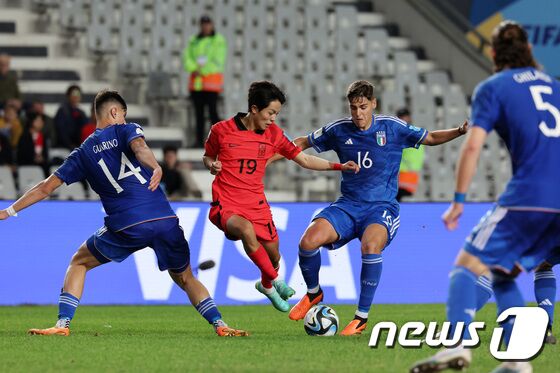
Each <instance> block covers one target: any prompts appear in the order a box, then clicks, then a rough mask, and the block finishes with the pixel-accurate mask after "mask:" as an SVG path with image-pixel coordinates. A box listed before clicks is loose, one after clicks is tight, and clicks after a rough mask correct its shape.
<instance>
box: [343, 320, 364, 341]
mask: <svg viewBox="0 0 560 373" xmlns="http://www.w3.org/2000/svg"><path fill="white" fill-rule="evenodd" d="M366 327H367V319H364V318H362V317H360V316H354V319H353V320H352V321H350V323H349V324H348V325H346V328H344V329H343V330H342V331H341V332H340V335H345V336H349V335H358V334H362V332H363V331H364V330H365V329H366Z"/></svg>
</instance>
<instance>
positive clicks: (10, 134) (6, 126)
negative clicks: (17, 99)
mask: <svg viewBox="0 0 560 373" xmlns="http://www.w3.org/2000/svg"><path fill="white" fill-rule="evenodd" d="M22 132H23V127H22V125H21V122H20V121H19V118H18V114H17V108H16V107H15V106H14V105H12V104H10V105H7V106H6V107H5V108H4V115H3V116H1V117H0V133H2V134H3V135H4V136H6V137H7V138H8V139H9V140H10V145H11V146H12V148H15V147H16V146H17V144H18V142H19V138H20V137H21V134H22Z"/></svg>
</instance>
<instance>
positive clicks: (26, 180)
mask: <svg viewBox="0 0 560 373" xmlns="http://www.w3.org/2000/svg"><path fill="white" fill-rule="evenodd" d="M17 173H18V186H19V194H20V195H22V194H23V193H25V192H26V191H28V190H29V189H31V188H32V187H34V186H35V185H37V184H38V183H39V182H40V181H42V180H43V179H44V178H45V174H44V172H43V169H42V168H41V167H39V166H19V167H18V169H17Z"/></svg>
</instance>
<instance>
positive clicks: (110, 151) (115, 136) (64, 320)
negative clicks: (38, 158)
mask: <svg viewBox="0 0 560 373" xmlns="http://www.w3.org/2000/svg"><path fill="white" fill-rule="evenodd" d="M95 113H96V116H97V128H96V130H95V132H94V133H93V134H92V135H91V136H89V137H88V138H87V139H86V140H85V141H84V142H83V144H82V145H81V146H80V147H79V148H77V149H75V150H74V151H73V152H72V153H71V154H70V155H69V156H68V158H67V159H66V160H65V161H64V164H63V165H62V166H60V167H59V168H58V169H57V170H56V171H55V172H54V174H52V175H51V176H49V177H48V178H47V179H45V180H43V181H41V182H40V183H39V184H37V185H36V186H34V187H33V188H31V189H30V190H29V191H27V192H26V193H25V194H24V195H23V196H22V197H21V198H20V199H18V200H17V201H16V202H14V204H12V205H11V206H10V207H8V208H7V209H5V210H0V220H3V219H7V218H8V217H10V216H15V215H17V212H19V211H21V210H23V209H25V208H26V207H29V206H31V205H33V204H34V203H36V202H39V201H41V200H43V199H45V198H46V197H48V196H49V195H50V194H51V193H52V192H54V191H55V190H56V188H58V187H59V186H61V185H62V183H66V184H68V185H70V184H72V183H75V182H78V181H82V180H87V181H88V182H89V184H90V185H91V187H92V189H93V190H94V191H95V192H96V193H97V194H99V196H100V198H101V203H102V204H103V208H104V209H105V212H106V213H107V216H106V217H105V225H104V226H103V227H102V228H100V229H99V230H98V231H97V232H95V233H94V234H93V235H92V236H91V237H90V238H88V239H87V241H86V242H84V243H83V244H82V245H81V246H80V248H79V249H78V251H77V252H76V253H75V254H74V256H73V257H72V260H71V262H70V265H69V266H68V269H67V271H66V277H65V278H64V285H63V287H62V291H61V294H60V297H59V302H58V310H59V312H58V321H57V323H56V325H55V326H54V327H52V328H48V329H31V330H29V333H31V334H41V335H63V336H68V335H70V321H71V320H72V318H73V317H74V313H75V311H76V308H77V307H78V304H79V303H80V298H81V296H82V291H83V287H84V282H85V276H86V273H87V271H89V270H91V269H93V268H95V267H97V266H99V265H102V264H105V263H108V262H110V261H115V262H121V261H123V260H124V259H126V258H127V257H128V256H129V255H131V254H132V253H134V252H135V251H138V250H140V249H143V248H145V247H148V246H149V247H151V248H153V250H154V251H155V253H156V256H157V259H158V266H159V269H160V270H162V271H165V270H168V271H169V275H170V276H171V278H172V279H173V280H174V281H175V283H177V285H179V286H180V287H181V288H182V289H183V290H185V292H186V293H187V295H188V297H189V299H190V301H191V303H192V304H193V305H194V306H195V308H196V310H197V311H198V312H199V313H200V314H201V315H202V316H203V317H204V318H205V319H206V320H207V321H208V322H209V323H210V324H211V325H213V327H214V330H215V331H216V333H217V334H218V335H219V336H245V335H248V334H247V332H245V331H243V330H237V329H233V328H230V327H228V326H227V325H226V324H225V323H224V321H223V320H222V316H221V314H220V312H219V311H218V309H217V308H216V305H215V303H214V301H213V300H212V298H211V297H210V295H209V294H208V290H206V288H205V287H204V285H202V283H201V282H200V281H198V279H196V278H195V277H194V276H193V274H192V271H191V266H190V251H189V245H188V243H187V241H186V240H185V236H184V234H183V230H182V228H181V227H180V226H179V220H178V218H177V216H176V215H175V213H174V212H173V210H172V209H171V206H170V205H169V202H168V201H167V199H166V197H165V195H164V193H163V191H162V190H161V188H159V183H160V180H161V176H162V170H161V167H160V166H159V165H158V163H157V161H156V159H155V157H154V155H153V153H152V151H151V150H150V148H149V147H148V146H147V145H146V142H145V140H144V133H143V131H142V128H141V127H140V126H139V125H138V124H135V123H126V120H125V116H126V102H125V101H124V99H123V98H122V97H121V96H120V94H119V93H117V92H116V91H108V90H105V91H101V92H99V93H98V94H97V96H96V97H95Z"/></svg>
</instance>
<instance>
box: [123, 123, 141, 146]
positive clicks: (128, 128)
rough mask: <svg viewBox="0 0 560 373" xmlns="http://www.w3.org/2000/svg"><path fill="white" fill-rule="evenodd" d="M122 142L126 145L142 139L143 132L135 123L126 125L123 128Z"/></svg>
mask: <svg viewBox="0 0 560 373" xmlns="http://www.w3.org/2000/svg"><path fill="white" fill-rule="evenodd" d="M123 127H124V141H125V143H126V144H130V142H131V141H132V140H134V139H137V138H138V137H144V130H143V129H142V127H140V125H139V124H136V123H127V124H125V125H124V126H123Z"/></svg>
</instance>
